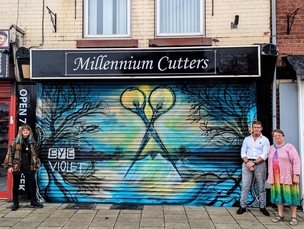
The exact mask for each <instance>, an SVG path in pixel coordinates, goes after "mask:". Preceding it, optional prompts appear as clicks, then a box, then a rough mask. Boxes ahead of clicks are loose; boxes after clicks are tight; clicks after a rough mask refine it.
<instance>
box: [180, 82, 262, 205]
mask: <svg viewBox="0 0 304 229" xmlns="http://www.w3.org/2000/svg"><path fill="white" fill-rule="evenodd" d="M180 90H181V92H182V93H183V94H185V95H186V96H187V99H188V103H189V104H190V114H189V116H188V120H190V121H191V123H199V128H200V130H201V135H202V136H204V137H205V139H206V141H207V143H210V144H211V145H214V146H216V147H217V148H218V147H223V149H224V148H227V147H236V148H237V151H236V152H235V154H238V155H239V149H240V147H241V144H242V141H243V139H244V138H245V137H246V136H248V135H249V134H250V129H249V127H250V124H251V122H252V121H253V120H255V119H256V111H255V107H256V91H255V90H256V89H255V86H254V85H253V84H251V83H248V82H244V83H243V84H242V83H241V82H239V81H238V82H233V81H232V82H231V81H230V82H220V81H218V80H217V81H212V80H208V81H200V82H194V83H188V82H185V83H182V84H181V85H180ZM222 156H223V155H222ZM210 163H216V162H215V161H214V162H211V161H210ZM240 168H241V167H231V168H222V169H221V168H219V170H218V171H217V172H213V173H211V174H210V173H209V174H208V173H205V172H204V171H202V174H201V175H200V179H201V180H202V181H204V182H207V180H210V181H211V182H210V185H209V186H208V190H210V189H214V190H221V189H220V188H219V189H218V188H216V187H217V186H221V185H222V183H225V182H231V183H232V184H234V185H232V186H231V188H230V190H228V193H229V195H231V196H235V197H234V198H232V199H231V200H230V201H235V203H234V205H236V204H237V202H238V196H239V194H238V192H237V189H239V188H240V182H241V174H240V172H238V170H239V169H240ZM210 176H211V177H212V179H208V177H210ZM207 183H208V182H207ZM253 186H254V185H253ZM210 193H212V195H210V200H211V202H210V203H209V204H210V205H213V203H215V202H217V203H220V202H221V201H223V200H221V198H222V197H221V196H222V195H223V194H222V193H221V192H215V191H210ZM256 195H257V194H255V193H253V196H256ZM224 202H225V200H224ZM224 202H223V203H224Z"/></svg>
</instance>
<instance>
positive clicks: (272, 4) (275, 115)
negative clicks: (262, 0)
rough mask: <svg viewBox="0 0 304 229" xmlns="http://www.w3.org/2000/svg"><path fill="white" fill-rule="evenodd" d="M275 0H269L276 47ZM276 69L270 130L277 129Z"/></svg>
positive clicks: (275, 70)
mask: <svg viewBox="0 0 304 229" xmlns="http://www.w3.org/2000/svg"><path fill="white" fill-rule="evenodd" d="M276 7H277V5H276V0H271V8H272V10H271V18H272V20H271V23H272V26H271V36H272V44H274V45H275V46H276V45H277V22H276V20H277V13H276V12H277V9H276ZM276 81H277V67H276V66H275V69H274V76H273V83H272V128H273V129H277V113H276V110H277V101H276V98H277V96H276V89H277V82H276Z"/></svg>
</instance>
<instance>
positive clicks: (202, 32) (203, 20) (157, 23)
mask: <svg viewBox="0 0 304 229" xmlns="http://www.w3.org/2000/svg"><path fill="white" fill-rule="evenodd" d="M160 1H162V0H155V36H156V37H195V36H206V31H205V27H206V10H205V8H206V1H205V0H199V1H200V5H201V7H200V11H199V12H200V15H199V21H200V22H201V24H200V26H199V28H200V31H199V32H195V33H160V21H161V20H160V19H159V17H160V5H161V4H160Z"/></svg>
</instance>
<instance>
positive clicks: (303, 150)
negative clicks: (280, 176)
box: [297, 75, 304, 211]
mask: <svg viewBox="0 0 304 229" xmlns="http://www.w3.org/2000/svg"><path fill="white" fill-rule="evenodd" d="M297 82H298V107H299V111H298V115H299V117H300V118H299V154H300V158H301V168H304V144H303V141H304V136H303V133H304V128H303V126H304V122H303V119H301V117H303V116H304V106H303V98H304V91H303V88H304V75H297ZM303 174H304V172H303V169H302V172H301V175H300V191H301V203H302V210H303V211H304V202H303V200H304V175H303Z"/></svg>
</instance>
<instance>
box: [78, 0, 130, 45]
mask: <svg viewBox="0 0 304 229" xmlns="http://www.w3.org/2000/svg"><path fill="white" fill-rule="evenodd" d="M89 1H90V0H84V1H83V31H84V32H83V36H84V38H101V39H102V38H130V37H131V18H132V15H131V13H132V12H131V5H132V0H126V1H127V28H126V29H127V33H126V34H89V33H88V30H89V25H88V22H89V20H88V13H89V12H88V11H89V7H88V3H89Z"/></svg>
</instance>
